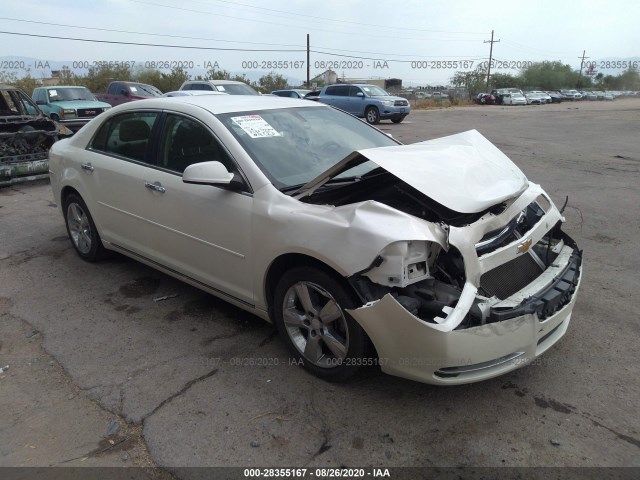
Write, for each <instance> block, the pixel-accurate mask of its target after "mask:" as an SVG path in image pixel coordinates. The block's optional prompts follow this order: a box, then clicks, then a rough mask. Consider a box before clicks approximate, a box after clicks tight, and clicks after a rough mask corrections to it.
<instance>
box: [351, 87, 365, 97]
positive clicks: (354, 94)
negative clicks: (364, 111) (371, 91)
mask: <svg viewBox="0 0 640 480" xmlns="http://www.w3.org/2000/svg"><path fill="white" fill-rule="evenodd" d="M358 92H360V93H362V90H360V87H349V96H350V97H357V96H358Z"/></svg>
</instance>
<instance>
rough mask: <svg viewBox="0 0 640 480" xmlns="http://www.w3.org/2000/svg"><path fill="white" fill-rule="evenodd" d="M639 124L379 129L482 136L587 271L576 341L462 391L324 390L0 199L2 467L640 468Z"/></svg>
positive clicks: (228, 313) (56, 223)
mask: <svg viewBox="0 0 640 480" xmlns="http://www.w3.org/2000/svg"><path fill="white" fill-rule="evenodd" d="M639 125H640V99H638V100H635V99H629V100H619V101H615V102H607V103H604V102H576V103H575V104H574V103H562V104H559V105H548V106H528V107H466V108H457V109H447V110H432V111H421V112H414V113H412V114H411V115H410V116H409V117H408V119H407V120H406V121H405V122H404V123H402V124H400V125H394V124H391V123H387V122H384V123H383V124H381V128H382V129H383V130H385V131H388V132H390V133H392V134H393V135H394V136H395V137H396V138H398V139H400V140H402V141H403V142H405V143H413V142H416V141H420V140H426V139H430V138H434V137H438V136H442V135H447V134H453V133H457V132H460V131H464V130H468V129H472V128H475V129H477V130H479V131H480V132H481V133H483V134H484V135H485V136H487V137H488V138H489V139H490V140H491V141H493V142H494V143H495V144H496V145H498V146H499V147H500V148H501V149H502V150H503V151H504V152H505V153H506V154H507V155H509V156H510V157H511V158H512V159H513V160H514V161H515V162H516V163H517V164H518V165H519V166H520V167H521V168H522V169H523V170H524V172H525V173H526V174H527V175H528V176H529V178H530V179H532V180H533V181H535V182H537V183H541V184H542V185H543V186H544V187H545V188H546V189H547V191H548V192H549V193H550V195H551V196H552V198H553V199H554V201H555V202H556V203H558V204H560V205H562V204H563V203H564V199H565V195H568V196H569V204H568V207H567V209H566V212H565V214H566V217H567V220H568V224H567V226H566V230H567V231H568V232H569V233H570V235H572V236H573V237H574V238H575V239H576V240H577V241H578V243H579V245H580V246H581V247H582V248H584V251H585V270H584V279H583V282H582V287H581V292H580V296H579V299H578V302H577V306H576V308H575V311H574V316H573V320H572V323H571V325H570V327H569V331H568V333H567V335H566V336H565V338H564V339H563V340H562V341H561V342H560V343H559V344H558V345H556V346H555V347H554V348H553V349H551V350H550V351H549V352H547V353H546V354H545V356H544V357H543V358H542V359H541V361H539V362H537V363H536V364H535V365H531V366H528V367H526V368H522V369H520V370H518V371H516V372H513V373H511V374H509V375H506V376H503V377H500V378H497V379H494V380H491V381H487V382H483V383H479V384H474V385H468V386H462V387H449V388H443V387H434V386H429V385H423V384H419V383H415V382H411V381H406V380H402V379H399V378H394V377H390V376H387V375H384V374H381V373H379V372H376V371H371V372H367V373H366V374H365V375H363V376H362V377H360V378H358V379H357V380H356V381H353V382H351V383H348V384H328V383H325V382H323V381H321V380H318V379H316V378H314V377H311V376H310V375H308V374H307V373H305V372H304V371H303V370H301V369H300V368H298V367H296V366H291V365H289V362H288V357H287V354H286V351H285V348H284V345H283V344H282V343H281V342H280V341H279V340H278V339H277V337H275V335H274V332H273V330H272V328H271V327H270V326H269V325H268V324H266V323H264V322H262V321H261V320H259V319H257V318H255V317H253V316H251V315H249V314H246V313H244V312H242V311H240V310H238V309H236V308H234V307H232V306H230V305H228V304H226V303H224V302H223V301H221V300H218V299H216V298H214V297H211V296H209V295H206V294H204V293H202V292H200V291H198V290H196V289H195V288H192V287H190V286H187V285H185V284H183V283H180V282H179V281H177V280H174V279H172V278H169V277H167V276H165V275H163V274H160V273H158V272H156V271H154V270H152V269H150V268H147V267H145V266H143V265H141V264H139V263H137V262H135V261H133V260H129V259H127V258H124V257H121V256H113V257H112V258H111V259H109V260H107V261H104V262H102V263H100V264H87V263H84V262H82V261H81V260H80V259H79V258H78V257H77V255H76V254H75V253H74V252H73V250H72V249H71V245H70V243H69V241H68V239H67V237H66V232H65V228H64V225H63V221H62V217H61V215H60V213H59V212H58V210H57V209H56V208H55V205H54V204H53V203H52V198H53V197H52V195H51V191H50V187H49V185H48V184H46V183H40V184H32V185H24V186H20V187H13V188H7V189H2V190H0V367H4V366H5V365H9V369H8V370H6V371H4V372H3V373H0V392H1V394H0V466H47V465H57V466H62V465H67V466H84V465H86V466H89V465H92V466H98V465H100V466H114V465H137V466H150V465H157V466H160V467H167V470H162V469H160V470H156V471H155V472H154V475H155V476H157V477H160V478H164V477H169V476H170V475H172V474H175V473H176V471H175V470H174V468H175V467H179V466H302V467H304V466H307V467H310V466H334V467H337V466H342V465H343V466H377V467H392V466H422V467H428V466H491V467H495V466H543V465H546V466H586V467H588V466H604V467H609V466H635V467H640V401H639V399H640V384H639V382H638V378H640V353H639V351H640V349H638V344H639V343H638V340H639V338H640V323H639V320H638V312H637V308H638V300H637V292H638V291H640V276H639V275H638V271H639V270H640V260H639V259H640V256H639V255H638V253H637V250H636V248H638V246H639V245H640V241H639V238H640V237H639V234H640V221H639V218H640V195H639V193H638V192H639V187H638V185H639V180H640V175H639V167H640V142H639V141H638V135H639V134H640V130H639V129H638V126H639ZM162 296H172V298H168V299H166V300H163V301H154V299H157V298H158V297H162ZM193 474H194V473H193V471H183V472H179V473H177V475H178V476H180V477H189V476H192V475H193Z"/></svg>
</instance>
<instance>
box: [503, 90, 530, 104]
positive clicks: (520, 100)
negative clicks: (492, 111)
mask: <svg viewBox="0 0 640 480" xmlns="http://www.w3.org/2000/svg"><path fill="white" fill-rule="evenodd" d="M502 103H503V104H504V105H526V104H527V99H526V98H525V96H524V95H523V94H521V93H517V92H511V93H506V94H504V95H503V96H502Z"/></svg>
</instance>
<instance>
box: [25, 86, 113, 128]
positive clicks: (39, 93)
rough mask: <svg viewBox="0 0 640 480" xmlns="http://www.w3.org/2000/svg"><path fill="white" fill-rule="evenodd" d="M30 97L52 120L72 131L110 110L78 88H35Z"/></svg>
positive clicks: (82, 88) (109, 106) (105, 104)
mask: <svg viewBox="0 0 640 480" xmlns="http://www.w3.org/2000/svg"><path fill="white" fill-rule="evenodd" d="M31 97H32V98H33V100H35V102H36V104H37V105H38V106H39V107H40V109H41V110H42V111H43V112H44V113H45V114H46V115H48V116H49V117H50V118H51V119H52V120H55V121H56V122H60V123H62V124H64V125H65V126H66V127H68V128H70V129H71V130H74V131H76V130H79V129H80V128H81V127H82V126H83V125H85V124H86V123H87V122H89V120H91V119H92V118H94V117H97V116H98V115H100V114H101V113H102V112H104V111H106V110H109V109H110V108H111V105H109V104H108V103H105V102H101V101H99V100H98V99H97V98H96V97H95V96H94V95H93V94H92V93H91V92H90V91H89V89H87V88H86V87H80V86H56V87H37V88H35V89H34V90H33V93H32V94H31Z"/></svg>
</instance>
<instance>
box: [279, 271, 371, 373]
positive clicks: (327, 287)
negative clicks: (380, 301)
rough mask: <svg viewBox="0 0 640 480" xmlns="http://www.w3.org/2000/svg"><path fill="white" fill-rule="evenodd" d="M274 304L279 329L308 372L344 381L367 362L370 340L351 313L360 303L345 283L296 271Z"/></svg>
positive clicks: (281, 287)
mask: <svg viewBox="0 0 640 480" xmlns="http://www.w3.org/2000/svg"><path fill="white" fill-rule="evenodd" d="M273 302H274V303H273V306H274V308H273V312H274V322H275V325H276V328H277V329H278V332H279V333H280V336H281V337H282V339H283V340H284V342H285V343H286V345H287V347H288V348H289V350H290V352H291V354H292V356H293V357H294V358H295V359H296V361H297V362H298V363H299V364H302V366H303V367H304V368H305V369H306V370H308V371H309V372H311V373H313V374H314V375H316V376H317V377H320V378H323V379H325V380H329V381H334V382H338V381H344V380H347V379H349V378H351V377H353V376H354V375H355V374H356V373H357V372H358V370H360V368H361V367H362V366H363V365H364V364H366V361H364V360H366V359H365V355H366V354H367V352H368V351H369V340H368V338H367V335H366V334H365V332H364V330H362V328H361V327H360V325H358V323H357V322H356V321H355V320H354V319H353V318H351V317H350V316H349V314H348V313H346V311H345V309H348V308H356V307H357V306H358V304H357V303H356V301H355V300H354V298H353V296H352V295H350V294H349V292H348V291H347V290H346V288H345V287H343V286H342V284H341V282H340V280H339V279H337V278H335V277H333V276H332V275H330V274H328V273H327V272H324V271H322V270H319V269H317V268H312V267H296V268H292V269H291V270H289V271H288V272H286V273H285V274H284V275H283V276H282V278H281V279H280V281H279V282H278V285H277V287H276V290H275V293H274V298H273ZM323 317H325V318H323Z"/></svg>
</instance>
